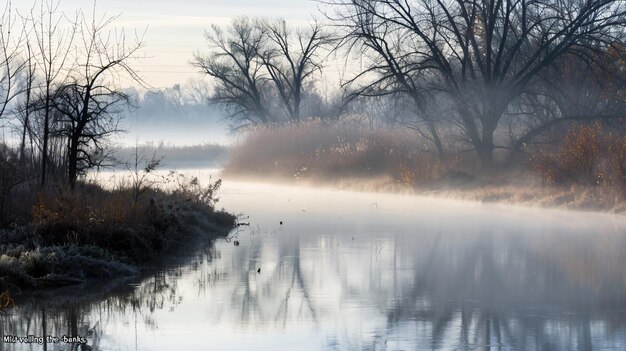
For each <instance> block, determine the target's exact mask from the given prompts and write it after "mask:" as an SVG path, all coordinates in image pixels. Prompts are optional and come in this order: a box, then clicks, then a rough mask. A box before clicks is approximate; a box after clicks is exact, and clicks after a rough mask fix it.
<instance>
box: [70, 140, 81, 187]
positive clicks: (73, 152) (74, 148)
mask: <svg viewBox="0 0 626 351" xmlns="http://www.w3.org/2000/svg"><path fill="white" fill-rule="evenodd" d="M78 142H79V140H78V138H77V137H76V136H72V138H71V140H70V145H69V150H68V183H69V185H70V187H71V188H72V189H74V187H75V186H76V179H77V178H78Z"/></svg>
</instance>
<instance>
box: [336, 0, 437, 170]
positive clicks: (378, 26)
mask: <svg viewBox="0 0 626 351" xmlns="http://www.w3.org/2000/svg"><path fill="white" fill-rule="evenodd" d="M354 3H355V5H353V6H342V7H341V10H340V11H339V12H338V16H336V17H335V18H334V20H335V21H338V22H339V23H340V24H341V25H342V27H343V28H344V30H345V32H344V33H343V37H344V42H343V44H344V45H345V46H346V47H347V49H348V50H347V56H346V59H347V60H348V59H350V58H351V57H353V56H359V57H358V59H359V61H360V62H361V64H362V68H361V70H360V71H359V72H358V73H357V74H355V75H354V76H353V77H352V78H350V79H348V80H346V81H345V82H343V83H342V86H343V88H344V89H346V90H347V94H346V103H350V102H352V101H353V100H355V99H358V98H359V97H366V98H367V97H369V98H382V97H386V96H392V95H398V94H401V95H405V96H407V97H408V98H409V99H410V101H412V103H413V111H414V114H415V117H416V118H415V122H424V123H425V125H426V128H427V131H426V132H424V131H423V130H422V128H421V127H420V126H419V125H418V124H417V123H410V122H403V123H405V125H406V126H410V128H411V129H415V130H417V131H418V132H420V134H421V135H423V136H424V137H425V138H427V139H428V140H430V141H431V142H432V143H433V144H434V145H435V147H436V149H437V153H438V154H439V156H440V157H441V158H445V154H446V152H445V149H444V145H443V142H442V140H441V137H440V133H439V131H438V129H437V119H436V118H434V116H433V115H432V114H429V113H427V112H429V103H430V102H431V101H432V100H433V99H432V92H431V91H430V90H429V89H430V88H431V87H430V86H429V82H428V78H429V77H428V76H427V67H426V66H424V65H423V64H422V61H423V59H424V58H423V53H422V52H420V51H419V50H416V47H415V45H416V43H415V41H414V39H413V38H412V37H411V36H407V35H406V31H405V30H402V29H401V28H399V27H398V26H397V24H396V23H394V22H392V21H388V20H387V19H386V18H384V17H382V16H376V14H375V12H374V10H375V8H374V7H373V6H374V4H369V3H368V2H364V1H359V2H354ZM357 3H358V5H357ZM346 5H347V4H346ZM348 64H351V63H348Z"/></svg>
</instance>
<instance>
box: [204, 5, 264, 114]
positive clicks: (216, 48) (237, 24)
mask: <svg viewBox="0 0 626 351" xmlns="http://www.w3.org/2000/svg"><path fill="white" fill-rule="evenodd" d="M205 37H206V40H207V42H208V45H209V49H210V53H209V54H208V55H201V54H199V53H198V54H195V55H194V60H193V65H194V66H196V67H197V68H199V69H200V70H201V72H202V73H204V74H206V75H207V76H209V77H211V78H213V79H215V80H216V82H217V84H216V87H215V89H214V92H213V95H212V98H211V101H212V102H215V103H218V104H223V105H224V106H226V107H227V108H228V109H230V111H231V114H232V117H233V118H235V119H236V120H237V121H238V122H240V123H252V124H255V123H259V122H260V123H268V122H272V121H273V120H274V119H275V117H274V116H272V114H271V113H270V112H269V110H268V107H267V93H268V88H269V82H268V80H267V73H266V71H265V65H264V64H263V62H262V61H261V60H260V59H259V52H261V51H262V50H263V49H264V48H265V46H266V42H267V36H266V32H265V27H264V26H262V25H260V24H259V22H258V20H254V19H250V18H248V17H240V18H236V19H233V21H232V23H231V25H230V26H229V27H228V28H227V30H226V31H224V30H223V29H222V28H220V27H218V26H217V25H213V26H212V27H211V30H210V31H207V32H206V33H205Z"/></svg>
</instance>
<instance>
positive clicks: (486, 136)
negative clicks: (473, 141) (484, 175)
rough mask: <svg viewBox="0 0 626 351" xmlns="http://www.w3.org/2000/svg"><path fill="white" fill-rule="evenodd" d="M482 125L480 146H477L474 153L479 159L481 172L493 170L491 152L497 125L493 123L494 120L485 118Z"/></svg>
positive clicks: (493, 163) (493, 161)
mask: <svg viewBox="0 0 626 351" xmlns="http://www.w3.org/2000/svg"><path fill="white" fill-rule="evenodd" d="M485 120H486V121H485V122H484V123H483V130H482V138H481V141H480V145H478V147H477V149H476V152H477V153H478V158H479V159H480V164H481V166H482V168H483V170H490V169H493V167H494V166H495V160H494V157H493V150H494V148H495V145H494V144H493V134H494V133H495V131H496V126H497V123H494V122H492V121H494V118H486V119H485Z"/></svg>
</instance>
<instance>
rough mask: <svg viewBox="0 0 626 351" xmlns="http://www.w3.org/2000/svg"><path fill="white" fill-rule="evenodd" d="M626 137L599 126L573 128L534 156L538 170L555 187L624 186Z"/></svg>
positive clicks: (534, 164)
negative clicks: (579, 185)
mask: <svg viewBox="0 0 626 351" xmlns="http://www.w3.org/2000/svg"><path fill="white" fill-rule="evenodd" d="M625 159H626V137H624V138H620V137H616V136H614V135H612V134H611V133H608V132H606V131H604V129H603V127H602V125H601V124H600V123H594V124H592V125H574V126H572V127H571V128H570V130H569V131H568V132H567V134H566V135H565V137H564V138H563V142H562V143H561V144H560V145H559V146H558V147H557V148H556V149H555V148H553V147H552V148H542V149H539V150H537V151H536V152H534V153H533V155H532V162H533V167H534V169H535V171H536V172H537V173H538V174H539V175H540V176H541V177H542V178H543V179H544V181H546V182H550V183H554V184H584V185H618V186H620V187H624V184H625V176H624V175H625V173H624V170H625V169H626V166H625V165H624V163H625Z"/></svg>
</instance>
